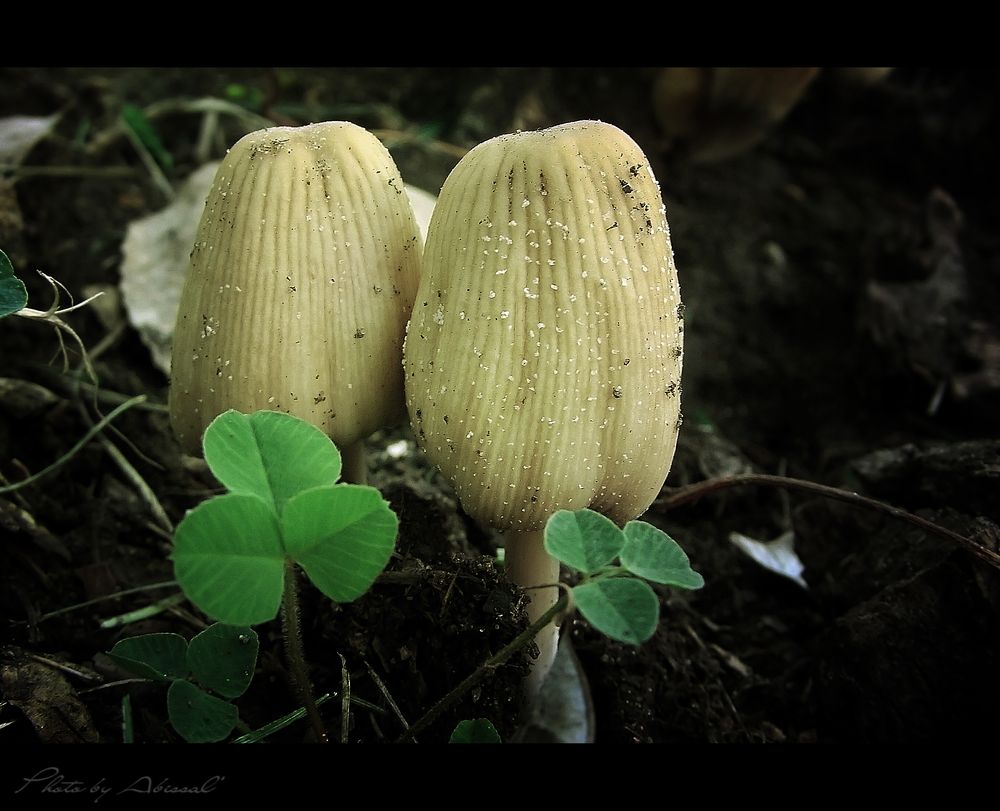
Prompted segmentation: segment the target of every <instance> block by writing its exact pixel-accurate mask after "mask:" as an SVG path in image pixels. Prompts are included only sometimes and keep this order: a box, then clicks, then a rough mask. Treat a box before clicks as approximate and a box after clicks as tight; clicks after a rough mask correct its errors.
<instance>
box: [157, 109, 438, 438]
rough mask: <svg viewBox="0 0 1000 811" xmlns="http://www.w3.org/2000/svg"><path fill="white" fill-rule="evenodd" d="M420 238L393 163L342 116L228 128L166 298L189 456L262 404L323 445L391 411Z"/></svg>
mask: <svg viewBox="0 0 1000 811" xmlns="http://www.w3.org/2000/svg"><path fill="white" fill-rule="evenodd" d="M420 252H421V245H420V237H419V233H418V230H417V226H416V223H415V222H414V219H413V213H412V211H411V209H410V203H409V200H408V199H407V196H406V194H405V193H404V191H403V183H402V180H401V179H400V176H399V170H398V169H397V168H396V165H395V164H394V163H393V160H392V158H391V157H390V155H389V153H388V152H387V151H386V149H385V147H383V146H382V144H381V143H380V142H379V141H378V139H377V138H375V136H373V135H372V134H371V133H369V132H367V131H366V130H364V129H362V128H361V127H358V126H355V125H354V124H350V123H347V122H339V121H335V122H327V123H323V124H312V125H309V126H305V127H297V128H292V127H275V128H273V129H266V130H261V131H259V132H254V133H251V134H250V135H247V136H245V137H244V138H242V139H241V140H240V141H239V142H238V143H237V144H236V145H235V146H234V147H233V148H232V149H231V150H230V151H229V154H228V155H227V156H226V159H225V161H223V163H222V166H221V167H220V168H219V171H218V174H217V175H216V178H215V183H214V185H213V187H212V190H211V192H210V194H209V197H208V200H207V202H206V205H205V213H204V215H203V216H202V219H201V224H200V226H199V229H198V237H197V241H196V243H195V246H194V251H193V252H192V254H191V265H190V267H189V269H188V275H187V278H186V281H185V284H184V292H183V294H182V296H181V304H180V311H179V313H178V319H177V327H176V331H175V333H174V344H173V355H172V364H171V365H172V370H171V375H172V385H171V389H170V413H171V421H172V424H173V427H174V431H175V432H176V434H177V436H178V438H179V440H180V442H181V445H182V446H183V448H184V449H185V450H186V451H187V452H189V453H197V452H198V451H199V441H200V439H201V435H202V433H203V432H204V430H205V428H206V427H207V426H208V424H209V422H211V420H212V419H213V418H214V417H215V416H216V415H218V414H220V413H221V412H223V411H225V410H227V409H229V408H236V409H239V410H241V411H246V412H250V411H256V410H258V409H271V410H277V411H285V412H287V413H290V414H294V415H295V416H297V417H300V418H302V419H305V420H308V421H309V422H312V423H313V424H315V425H317V426H319V427H320V428H322V429H323V430H324V431H326V432H327V433H328V434H329V435H330V436H331V437H332V438H333V440H334V441H335V442H337V443H338V444H349V443H353V442H356V441H357V440H359V439H361V438H362V437H364V436H367V435H368V434H370V433H371V432H372V431H374V430H376V429H378V428H380V427H382V426H384V425H387V424H390V423H392V422H394V421H396V420H398V419H399V418H401V417H402V416H403V414H404V413H405V411H404V408H403V377H402V374H401V371H400V360H401V358H402V345H403V337H404V332H405V328H406V320H407V318H408V317H409V313H410V310H411V309H412V306H413V299H414V295H415V293H416V289H417V284H418V280H419V262H420Z"/></svg>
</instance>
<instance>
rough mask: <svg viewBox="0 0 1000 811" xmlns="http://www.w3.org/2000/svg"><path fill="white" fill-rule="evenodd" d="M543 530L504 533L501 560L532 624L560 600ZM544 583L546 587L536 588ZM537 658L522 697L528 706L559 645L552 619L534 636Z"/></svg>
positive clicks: (556, 563)
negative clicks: (525, 600)
mask: <svg viewBox="0 0 1000 811" xmlns="http://www.w3.org/2000/svg"><path fill="white" fill-rule="evenodd" d="M544 539H545V531H544V530H542V529H538V530H532V531H529V532H508V533H506V534H505V543H504V562H505V564H506V566H507V577H508V578H510V580H511V581H512V582H514V583H516V584H517V585H519V586H521V587H522V588H524V589H529V591H528V592H527V594H528V598H529V599H530V601H531V602H529V603H528V606H527V613H528V622H529V623H535V622H536V621H537V620H538V619H539V618H540V617H542V616H543V615H544V614H545V613H546V612H547V611H548V610H549V609H550V608H551V607H552V606H553V605H555V603H556V601H557V600H558V599H559V588H558V586H555V585H550V584H553V583H557V582H558V581H559V561H558V560H556V559H555V558H554V557H552V556H551V555H550V554H549V553H548V552H546V551H545V547H544V545H543V541H544ZM540 586H546V587H545V588H539V587H540ZM535 644H537V645H538V658H537V659H536V660H535V661H534V663H533V664H532V666H531V672H530V673H529V674H528V677H527V679H525V682H524V691H525V699H526V703H527V705H529V706H530V705H531V704H532V703H533V702H534V701H535V699H536V698H537V697H538V693H539V691H540V690H541V687H542V683H543V682H544V681H545V677H546V676H547V675H548V674H549V670H551V669H552V663H553V662H554V661H555V658H556V650H557V649H558V647H559V626H558V625H556V623H555V622H551V623H549V624H548V625H546V626H545V627H543V628H542V629H541V630H540V631H539V632H538V634H536V636H535Z"/></svg>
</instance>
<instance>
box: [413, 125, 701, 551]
mask: <svg viewBox="0 0 1000 811" xmlns="http://www.w3.org/2000/svg"><path fill="white" fill-rule="evenodd" d="M682 329H683V323H682V313H681V303H680V292H679V289H678V283H677V272H676V269H675V268H674V262H673V253H672V250H671V247H670V237H669V233H668V230H667V220H666V216H665V209H664V206H663V201H662V198H661V196H660V189H659V185H658V184H657V182H656V180H655V178H654V177H653V175H652V172H651V171H650V168H649V162H648V161H647V160H646V157H645V155H643V153H642V150H641V149H640V148H639V147H638V146H637V145H636V143H635V142H634V141H633V140H632V139H631V138H629V137H628V135H626V134H625V133H624V132H622V131H621V130H619V129H617V128H616V127H614V126H611V125H609V124H604V123H600V122H594V121H581V122H575V123H572V124H565V125H562V126H559V127H553V128H552V129H547V130H542V131H540V132H524V133H517V134H515V135H504V136H501V137H499V138H494V139H492V140H490V141H487V142H485V143H483V144H480V145H479V146H478V147H476V148H475V149H473V150H472V151H471V152H470V153H469V154H468V155H466V156H465V158H463V159H462V160H461V161H460V162H459V164H458V165H457V166H456V167H455V169H454V171H453V172H452V173H451V175H449V177H448V179H447V180H446V181H445V184H444V187H443V188H442V190H441V195H440V197H439V199H438V203H437V206H436V208H435V210H434V216H433V218H432V220H431V224H430V230H429V233H428V236H427V247H426V249H425V251H424V268H423V275H422V278H421V282H420V288H419V290H418V292H417V300H416V305H415V308H414V313H413V317H412V319H411V321H410V324H409V327H408V331H407V339H406V347H405V360H404V367H405V370H406V394H407V408H408V410H409V412H410V420H411V423H412V425H413V427H414V431H415V432H416V434H417V436H418V439H419V441H420V443H421V445H422V446H423V448H424V450H425V451H426V452H427V454H428V456H429V457H430V458H431V460H432V461H433V462H434V463H435V464H437V465H438V466H439V467H440V468H441V470H442V471H443V472H444V474H445V475H446V476H447V477H448V478H449V479H450V480H451V482H452V483H453V485H454V486H455V488H456V490H457V492H458V494H459V497H460V499H461V502H462V506H463V507H464V509H465V510H466V511H467V512H468V513H469V514H470V515H473V516H474V517H476V518H477V519H479V520H481V521H483V522H485V523H488V524H490V525H491V526H493V527H495V528H497V529H499V530H501V531H506V530H511V529H512V530H516V531H527V530H533V529H538V528H540V527H541V526H543V525H544V523H545V521H546V520H547V519H548V517H549V516H550V515H551V514H552V513H553V512H554V511H556V510H558V509H579V508H582V507H588V506H589V507H592V508H593V509H595V510H599V511H601V512H603V513H605V514H606V515H608V516H609V517H611V518H612V519H614V520H616V521H618V522H619V523H621V522H624V521H628V520H630V519H632V518H635V517H636V516H637V515H639V514H641V513H642V512H644V511H645V510H646V508H647V507H648V506H649V504H650V503H651V502H652V501H653V499H654V498H655V497H656V495H657V494H658V493H659V490H660V487H661V486H662V484H663V481H664V479H665V478H666V475H667V472H668V471H669V469H670V463H671V461H672V459H673V455H674V448H675V445H676V442H677V431H678V428H679V422H680V375H681V356H682V339H683V333H682Z"/></svg>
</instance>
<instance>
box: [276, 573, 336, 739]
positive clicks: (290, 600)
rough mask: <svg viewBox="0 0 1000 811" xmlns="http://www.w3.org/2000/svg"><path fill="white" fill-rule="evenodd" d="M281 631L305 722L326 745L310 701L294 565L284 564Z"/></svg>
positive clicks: (316, 712)
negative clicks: (303, 709) (306, 717)
mask: <svg viewBox="0 0 1000 811" xmlns="http://www.w3.org/2000/svg"><path fill="white" fill-rule="evenodd" d="M281 630H282V633H283V634H284V636H285V651H286V653H287V655H288V666H289V667H290V668H291V670H292V679H293V680H294V682H295V686H296V688H298V691H299V698H300V700H301V701H302V705H303V706H304V707H305V708H306V714H307V715H308V716H309V722H310V723H311V724H312V727H313V732H315V733H316V740H317V741H318V742H319V743H329V738H328V737H327V735H326V730H325V729H324V728H323V719H322V718H320V714H319V710H318V709H317V708H316V701H315V700H314V699H313V693H312V684H310V682H309V668H308V666H307V665H306V659H305V656H304V655H303V653H302V629H301V628H300V626H299V588H298V582H297V580H296V576H295V564H294V563H292V561H291V560H286V561H285V593H284V596H283V597H282V598H281Z"/></svg>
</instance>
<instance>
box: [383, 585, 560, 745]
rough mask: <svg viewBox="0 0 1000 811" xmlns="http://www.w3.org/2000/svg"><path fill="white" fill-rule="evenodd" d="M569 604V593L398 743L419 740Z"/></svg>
mask: <svg viewBox="0 0 1000 811" xmlns="http://www.w3.org/2000/svg"><path fill="white" fill-rule="evenodd" d="M553 591H555V592H556V593H557V594H558V593H559V589H553ZM569 604H570V595H569V594H568V593H567V594H564V595H563V596H562V597H560V598H559V599H558V600H557V601H556V602H555V604H553V605H552V606H550V607H549V609H548V611H546V612H545V613H543V614H542V615H541V616H540V617H539V618H538V619H537V620H535V622H534V623H532V624H531V625H529V626H528V627H527V628H525V629H524V630H523V631H521V633H519V634H518V635H517V636H516V637H515V638H514V639H513V640H512V641H510V642H508V643H507V644H506V645H504V646H503V647H502V648H501V649H500V650H498V651H497V652H496V653H494V654H493V655H492V656H491V657H490V658H489V659H487V660H486V661H485V662H483V663H482V664H481V665H480V666H479V667H477V668H476V669H475V670H474V671H473V672H472V673H471V674H470V675H468V676H466V677H465V678H464V679H463V680H462V681H461V682H460V683H459V684H458V686H457V687H455V688H453V689H452V690H451V692H449V693H448V694H447V695H446V696H444V698H442V699H441V700H440V701H438V702H437V704H435V705H434V706H433V707H431V708H430V709H429V710H428V711H427V712H425V713H424V714H423V715H422V716H421V717H420V718H418V719H417V721H416V722H415V723H414V724H413V725H412V726H410V728H409V729H407V730H406V731H405V732H404V733H403V734H402V735H400V736H399V738H397V740H396V743H405V742H406V741H409V740H413V739H414V738H416V736H417V735H419V734H420V733H421V732H423V731H424V730H425V729H427V727H429V726H430V725H431V724H433V723H434V722H435V721H436V720H437V719H438V718H439V717H440V716H441V715H442V713H445V712H447V711H448V710H450V709H451V708H452V707H454V706H455V705H456V704H457V703H458V702H459V701H461V699H462V698H463V697H464V696H465V695H466V694H467V693H468V692H469V691H470V690H471V689H472V688H473V687H476V686H477V685H478V684H480V683H482V682H483V680H484V679H486V677H487V676H489V675H490V674H492V673H493V672H495V671H496V669H497V668H498V667H500V666H501V665H503V664H504V663H505V662H506V661H507V660H508V659H510V657H511V656H513V655H514V654H515V653H517V652H518V651H519V650H521V648H523V647H524V646H525V645H527V644H528V643H529V642H530V641H531V640H532V638H533V637H536V636H537V635H538V634H539V633H540V632H541V631H543V630H544V629H545V628H547V627H554V622H555V620H556V617H558V616H559V615H560V614H562V613H563V612H564V611H565V610H566V608H567V607H568V606H569Z"/></svg>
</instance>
